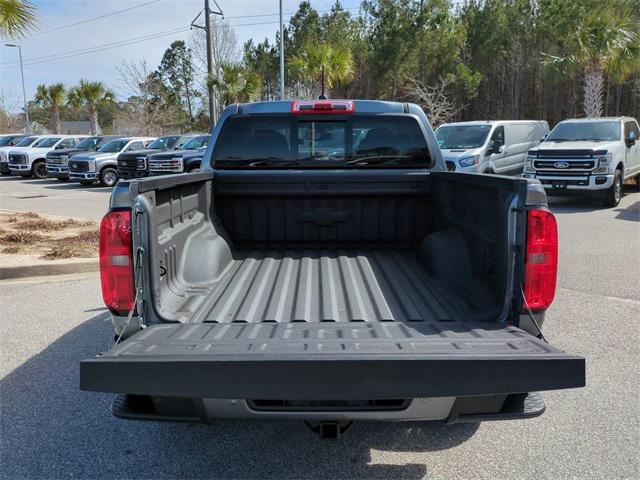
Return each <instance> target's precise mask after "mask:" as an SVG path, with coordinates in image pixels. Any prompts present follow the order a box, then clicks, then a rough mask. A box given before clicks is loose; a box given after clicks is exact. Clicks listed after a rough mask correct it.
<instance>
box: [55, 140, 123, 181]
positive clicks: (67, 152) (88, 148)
mask: <svg viewBox="0 0 640 480" xmlns="http://www.w3.org/2000/svg"><path fill="white" fill-rule="evenodd" d="M116 138H119V136H118V135H99V136H96V137H87V138H85V139H84V140H82V141H81V142H80V143H78V144H77V145H76V146H74V147H71V148H63V149H59V150H52V151H50V152H49V153H47V156H46V161H47V165H46V166H47V177H48V178H57V179H58V180H60V181H67V180H69V158H70V157H72V156H74V155H80V154H82V153H90V152H95V151H97V150H98V149H100V148H101V147H102V146H103V145H104V144H105V143H107V142H109V141H111V140H114V139H116Z"/></svg>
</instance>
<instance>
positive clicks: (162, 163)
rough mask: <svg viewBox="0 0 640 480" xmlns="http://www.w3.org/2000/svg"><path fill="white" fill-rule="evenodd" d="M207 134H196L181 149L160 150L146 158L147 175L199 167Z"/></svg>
mask: <svg viewBox="0 0 640 480" xmlns="http://www.w3.org/2000/svg"><path fill="white" fill-rule="evenodd" d="M209 138H210V136H209V135H198V136H197V137H193V138H192V139H191V140H190V141H189V142H187V143H186V144H185V145H184V146H183V148H182V150H179V151H175V152H162V153H156V154H155V155H151V156H150V157H149V159H148V162H147V163H148V164H149V167H148V168H149V175H150V176H155V175H167V174H171V173H184V172H188V173H193V172H195V171H198V170H199V169H200V161H201V160H202V156H203V154H204V151H205V150H206V148H207V144H208V143H209Z"/></svg>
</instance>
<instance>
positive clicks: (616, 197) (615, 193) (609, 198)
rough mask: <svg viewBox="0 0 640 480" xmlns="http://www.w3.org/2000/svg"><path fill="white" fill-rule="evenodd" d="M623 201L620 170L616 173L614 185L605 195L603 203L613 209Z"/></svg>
mask: <svg viewBox="0 0 640 480" xmlns="http://www.w3.org/2000/svg"><path fill="white" fill-rule="evenodd" d="M621 199H622V172H621V171H620V170H616V173H615V174H614V175H613V184H611V187H609V189H608V190H607V191H606V193H605V194H604V199H603V200H602V203H603V204H604V206H605V207H609V208H613V207H617V206H618V204H619V203H620V200H621Z"/></svg>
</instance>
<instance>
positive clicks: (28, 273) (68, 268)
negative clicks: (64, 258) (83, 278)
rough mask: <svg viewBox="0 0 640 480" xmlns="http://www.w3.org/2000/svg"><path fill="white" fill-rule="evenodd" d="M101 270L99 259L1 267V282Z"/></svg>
mask: <svg viewBox="0 0 640 480" xmlns="http://www.w3.org/2000/svg"><path fill="white" fill-rule="evenodd" d="M98 270H100V264H99V262H98V259H95V260H88V261H86V262H74V263H54V264H51V265H47V264H36V265H20V266H16V267H0V280H7V279H11V278H26V277H42V276H46V275H65V274H69V273H87V272H97V271H98Z"/></svg>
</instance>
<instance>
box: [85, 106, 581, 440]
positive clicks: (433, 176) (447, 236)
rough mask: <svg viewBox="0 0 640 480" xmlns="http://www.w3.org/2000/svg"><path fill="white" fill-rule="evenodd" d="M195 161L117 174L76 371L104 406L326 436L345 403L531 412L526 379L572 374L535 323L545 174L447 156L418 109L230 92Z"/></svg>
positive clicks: (378, 410) (543, 265)
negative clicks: (129, 176)
mask: <svg viewBox="0 0 640 480" xmlns="http://www.w3.org/2000/svg"><path fill="white" fill-rule="evenodd" d="M358 132H363V133H362V135H360V134H358ZM354 137H356V138H357V140H356V141H350V142H345V139H353V138H354ZM332 139H333V142H332ZM303 140H304V141H305V142H307V143H310V145H311V149H310V150H309V151H310V152H314V153H313V154H307V153H305V152H302V153H301V152H300V150H299V147H300V145H301V144H302V143H303V142H302V141H303ZM316 141H318V142H321V144H322V145H323V147H322V148H321V149H316V148H315V145H314V144H315V142H316ZM329 152H330V153H329ZM204 159H205V161H204V163H203V165H202V167H201V173H198V174H192V175H170V176H166V177H157V178H147V179H140V180H137V181H132V182H127V181H122V182H119V183H118V184H117V185H116V186H115V188H114V190H113V192H112V194H111V204H110V211H109V212H108V213H107V215H106V216H105V217H104V218H103V220H102V223H101V227H100V252H101V253H100V257H101V258H100V262H101V280H102V293H103V298H104V301H105V304H106V305H107V307H108V309H109V310H110V312H111V314H112V321H113V325H114V326H115V333H116V335H117V342H116V345H115V346H114V347H113V348H112V349H110V350H109V351H106V352H104V353H101V354H100V355H98V356H96V357H95V358H91V359H87V360H84V361H83V362H81V365H80V386H81V388H82V389H83V390H91V391H99V392H111V393H116V394H119V396H118V397H117V399H116V400H115V402H114V404H113V407H112V411H113V413H114V414H115V415H116V416H118V417H121V418H127V419H139V420H165V421H191V422H200V421H201V422H213V421H215V419H217V418H258V419H260V418H261V419H266V418H271V419H275V418H280V419H282V418H289V419H293V418H295V419H298V420H306V421H307V422H308V423H309V424H310V425H312V426H313V427H314V428H315V429H316V430H318V431H319V432H320V435H321V436H323V437H325V438H327V437H328V438H335V437H337V436H338V435H339V434H340V433H341V432H342V431H343V430H344V429H345V428H346V427H347V426H348V424H349V423H350V422H352V421H353V420H386V421H402V420H444V421H448V422H451V423H456V422H478V421H482V420H501V419H518V418H521V419H524V418H530V417H534V416H537V415H540V414H542V412H543V411H544V402H543V401H542V398H541V396H540V394H539V393H535V392H540V391H543V390H557V389H565V388H573V387H581V386H583V385H584V384H585V364H584V359H583V358H580V357H577V356H574V355H570V354H567V353H565V352H562V351H561V350H559V349H557V348H556V347H554V346H553V345H551V344H549V343H547V342H546V341H545V340H544V338H543V337H542V336H541V333H540V330H539V328H541V324H542V320H543V318H544V311H545V310H546V309H547V307H549V305H550V304H551V302H552V301H553V297H554V294H555V285H556V275H557V249H558V236H557V228H556V221H555V217H554V216H553V214H552V213H551V212H550V211H549V210H548V209H547V206H546V196H545V194H544V190H543V189H542V187H541V185H540V184H539V182H537V181H535V180H529V181H528V180H527V179H523V178H522V177H503V176H495V177H489V176H484V175H460V174H458V173H453V172H446V171H445V170H446V169H445V165H444V162H443V160H442V154H441V152H440V149H439V148H438V144H437V142H436V138H435V136H434V135H433V132H432V130H431V127H430V125H429V122H428V120H427V117H426V116H425V114H424V113H423V111H422V110H421V109H420V107H418V106H417V105H414V104H407V103H395V102H378V101H305V102H298V101H296V102H283V101H280V102H263V103H252V104H245V105H237V104H236V105H232V106H229V107H227V108H226V109H225V110H224V112H223V114H222V116H221V118H220V121H219V122H218V124H217V125H216V127H215V129H214V131H213V134H212V140H211V144H210V145H209V147H208V149H207V151H206V153H205V156H204ZM470 198H473V201H472V202H471V201H469V199H470ZM478 209H481V211H482V215H478Z"/></svg>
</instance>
